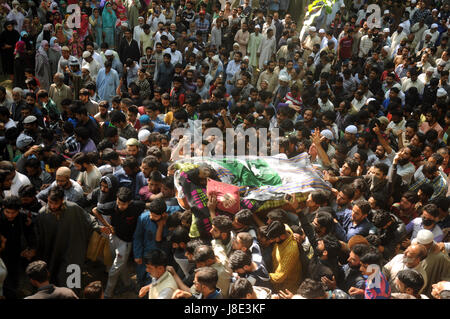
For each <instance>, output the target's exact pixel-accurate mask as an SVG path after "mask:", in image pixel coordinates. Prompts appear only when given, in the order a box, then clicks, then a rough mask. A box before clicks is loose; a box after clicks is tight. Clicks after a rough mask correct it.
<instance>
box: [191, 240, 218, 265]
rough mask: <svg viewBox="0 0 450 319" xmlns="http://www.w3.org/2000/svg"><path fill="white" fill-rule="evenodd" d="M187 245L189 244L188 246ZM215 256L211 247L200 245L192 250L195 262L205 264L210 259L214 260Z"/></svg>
mask: <svg viewBox="0 0 450 319" xmlns="http://www.w3.org/2000/svg"><path fill="white" fill-rule="evenodd" d="M188 245H189V244H188ZM215 258H216V255H215V254H214V250H213V249H212V247H211V246H207V245H200V246H197V248H195V250H194V260H195V262H205V261H207V260H210V259H215Z"/></svg>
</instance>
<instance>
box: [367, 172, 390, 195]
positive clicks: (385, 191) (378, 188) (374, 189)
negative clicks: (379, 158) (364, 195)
mask: <svg viewBox="0 0 450 319" xmlns="http://www.w3.org/2000/svg"><path fill="white" fill-rule="evenodd" d="M388 172H389V166H388V165H386V164H384V163H377V164H375V165H373V166H371V168H370V169H369V172H368V174H367V175H365V176H364V179H365V181H366V182H367V184H368V185H369V195H373V194H375V193H379V194H380V195H381V196H383V197H384V198H386V199H389V197H390V196H391V194H392V192H391V188H390V186H391V185H390V182H389V181H388V179H387V174H388Z"/></svg>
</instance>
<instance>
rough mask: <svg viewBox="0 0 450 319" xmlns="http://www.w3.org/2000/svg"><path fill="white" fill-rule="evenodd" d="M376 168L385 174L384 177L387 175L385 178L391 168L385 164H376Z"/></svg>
mask: <svg viewBox="0 0 450 319" xmlns="http://www.w3.org/2000/svg"><path fill="white" fill-rule="evenodd" d="M374 167H375V168H378V169H379V170H380V171H381V172H382V173H383V175H385V176H386V175H387V174H388V172H389V166H388V165H387V164H385V163H376V164H375V165H374Z"/></svg>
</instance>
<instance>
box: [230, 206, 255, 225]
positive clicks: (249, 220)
mask: <svg viewBox="0 0 450 319" xmlns="http://www.w3.org/2000/svg"><path fill="white" fill-rule="evenodd" d="M252 216H253V213H252V211H251V210H250V209H241V210H240V211H238V212H237V213H236V214H235V215H234V218H235V219H236V220H237V221H238V222H239V223H240V224H243V225H246V226H250V225H252V224H253V217H252Z"/></svg>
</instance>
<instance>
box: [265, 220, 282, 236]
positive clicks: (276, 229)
mask: <svg viewBox="0 0 450 319" xmlns="http://www.w3.org/2000/svg"><path fill="white" fill-rule="evenodd" d="M285 233H286V228H285V226H284V224H283V223H281V222H279V221H277V220H276V221H273V222H272V223H270V225H269V226H268V227H267V233H266V236H267V238H269V239H274V238H277V237H280V236H281V235H284V234H285Z"/></svg>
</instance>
